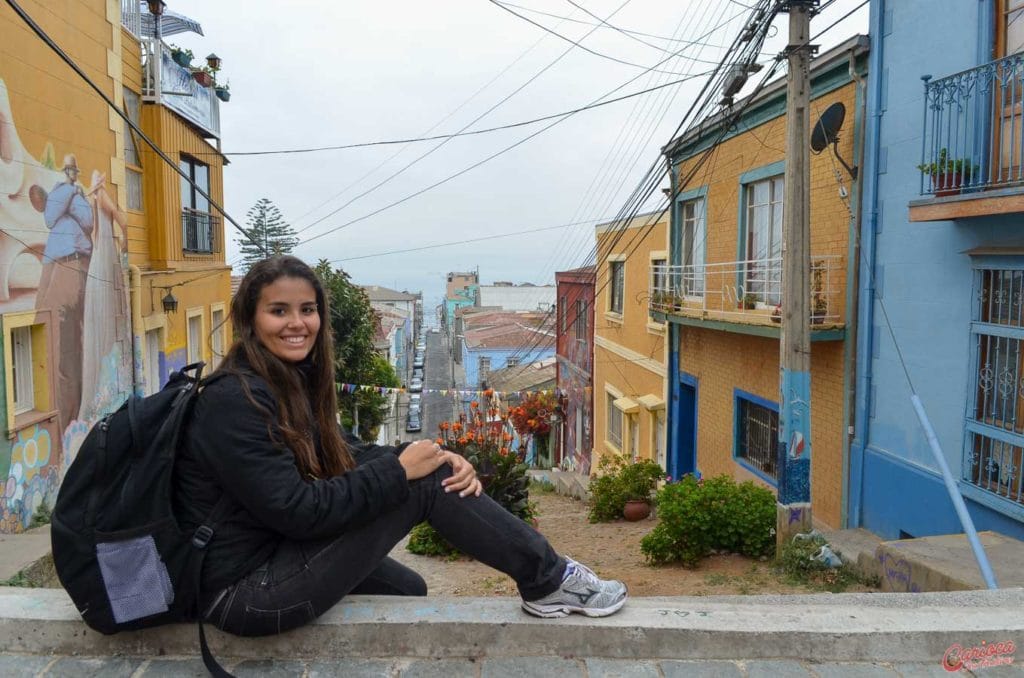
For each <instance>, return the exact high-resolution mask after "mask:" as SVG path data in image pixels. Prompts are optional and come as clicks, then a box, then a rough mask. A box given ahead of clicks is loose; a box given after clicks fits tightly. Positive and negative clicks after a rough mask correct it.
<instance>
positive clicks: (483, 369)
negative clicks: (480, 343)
mask: <svg viewBox="0 0 1024 678" xmlns="http://www.w3.org/2000/svg"><path fill="white" fill-rule="evenodd" d="M477 367H478V368H479V371H480V375H479V377H477V379H478V381H479V382H480V383H483V382H485V381H487V377H489V376H490V374H491V359H490V358H489V357H488V356H480V357H479V358H478V359H477Z"/></svg>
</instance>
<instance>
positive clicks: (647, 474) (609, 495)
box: [588, 455, 665, 523]
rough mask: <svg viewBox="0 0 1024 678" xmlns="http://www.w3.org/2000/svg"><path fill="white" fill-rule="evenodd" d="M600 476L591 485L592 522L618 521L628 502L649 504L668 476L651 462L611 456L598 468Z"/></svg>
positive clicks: (603, 460)
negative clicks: (658, 486)
mask: <svg viewBox="0 0 1024 678" xmlns="http://www.w3.org/2000/svg"><path fill="white" fill-rule="evenodd" d="M598 470H599V471H600V473H601V475H599V476H597V477H596V478H593V479H592V480H591V481H590V501H589V504H590V511H589V514H588V515H589V517H590V522H592V523H600V522H607V521H610V520H618V519H619V518H621V517H622V510H623V509H624V508H625V506H626V502H627V501H634V500H643V501H649V500H650V498H651V494H652V493H653V492H654V488H655V487H656V486H657V484H658V481H659V480H661V479H662V478H664V477H665V472H664V471H663V470H662V469H661V467H660V466H658V464H657V463H655V462H653V461H651V460H649V459H641V460H637V461H634V462H630V461H628V460H627V459H626V457H624V456H623V455H609V456H605V457H602V458H601V462H600V463H599V464H598Z"/></svg>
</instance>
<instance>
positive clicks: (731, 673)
mask: <svg viewBox="0 0 1024 678" xmlns="http://www.w3.org/2000/svg"><path fill="white" fill-rule="evenodd" d="M220 659H221V662H222V663H223V664H224V667H225V668H226V669H227V670H228V671H230V672H231V673H233V674H234V675H235V676H237V677H238V678H244V677H246V676H260V677H261V678H278V677H280V678H291V677H293V676H301V677H302V678H329V677H334V676H345V677H346V678H378V677H381V676H386V677H388V678H462V677H466V678H552V677H554V676H557V677H558V678H901V677H902V678H931V677H935V678H942V677H948V676H951V675H953V674H950V673H948V672H946V671H945V670H943V668H942V667H941V666H939V663H938V661H936V662H934V663H931V664H865V663H828V664H812V663H806V662H797V661H782V660H780V661H767V660H757V661H679V660H659V661H644V660H622V659H563V658H552V657H503V658H493V659H478V660H471V659H438V660H434V659H339V660H328V661H298V660H281V661H274V660H261V661H257V660H234V661H232V660H229V659H227V658H220ZM207 675H208V674H207V672H206V669H205V668H204V667H203V663H202V661H201V660H200V659H197V658H191V657H190V658H184V657H181V658H173V657H160V658H158V659H142V658H137V657H109V658H85V657H39V656H29V655H13V654H0V676H3V677H4V678H23V677H24V678H29V677H35V676H47V677H51V676H56V677H60V678H83V677H85V676H101V677H102V678H120V677H124V678H156V677H160V678H182V677H184V678H188V677H189V676H196V677H197V678H201V677H203V676H207ZM957 675H965V676H981V677H982V678H987V677H989V676H991V677H992V678H997V677H1004V676H1006V677H1009V676H1013V677H1017V678H1022V677H1024V666H1022V665H1021V664H1013V665H1009V666H999V667H993V668H985V669H977V670H976V671H974V672H969V671H962V672H960V673H959V674H957Z"/></svg>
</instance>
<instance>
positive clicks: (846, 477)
mask: <svg viewBox="0 0 1024 678" xmlns="http://www.w3.org/2000/svg"><path fill="white" fill-rule="evenodd" d="M849 73H850V79H851V80H852V81H853V83H854V88H855V94H854V100H855V101H856V102H857V105H856V108H855V111H854V121H855V126H854V129H855V134H856V136H855V137H854V152H855V153H856V160H855V161H854V166H855V167H859V168H862V169H861V170H858V171H859V172H863V167H864V136H863V129H864V119H865V116H866V112H867V82H866V81H865V79H864V78H862V77H861V76H860V75H859V74H858V73H857V57H856V53H855V52H854V50H850V62H849ZM858 177H859V179H860V180H859V181H857V180H854V181H852V182H851V183H850V193H851V195H850V210H851V214H850V236H851V237H850V242H849V245H848V248H847V255H846V261H847V262H848V264H849V265H848V270H847V279H846V318H847V323H846V327H847V330H846V332H847V333H846V341H845V342H844V346H843V361H844V365H843V375H844V376H843V379H844V383H845V385H846V395H845V396H844V405H843V428H844V429H845V434H844V436H843V451H842V452H843V467H842V468H843V470H842V473H843V478H842V485H841V487H842V488H843V492H844V493H845V496H846V498H847V501H844V502H842V503H841V509H840V524H841V525H842V526H843V527H844V528H846V527H850V515H849V514H850V512H849V511H848V508H849V505H850V502H849V499H850V497H851V496H852V492H851V490H852V489H854V488H852V487H851V483H850V446H851V444H852V442H853V437H854V436H853V430H854V427H853V421H854V412H855V411H856V407H857V389H856V383H857V364H858V363H857V337H858V334H859V332H858V330H859V328H858V326H857V322H856V318H857V316H858V313H859V309H860V304H859V302H860V295H859V294H858V290H859V288H860V234H861V222H862V220H863V213H864V212H863V210H862V209H861V202H860V201H861V195H862V194H863V191H862V190H861V185H862V182H863V180H864V175H863V173H861V174H858ZM851 319H852V322H851ZM857 518H858V517H857V516H855V518H854V521H855V523H859V520H858V519H857Z"/></svg>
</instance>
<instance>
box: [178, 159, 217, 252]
mask: <svg viewBox="0 0 1024 678" xmlns="http://www.w3.org/2000/svg"><path fill="white" fill-rule="evenodd" d="M178 164H179V167H180V168H181V171H182V172H184V173H185V175H186V176H188V177H189V179H191V181H186V180H185V178H184V177H182V179H181V228H182V234H181V242H182V249H184V250H185V251H187V252H212V251H213V227H214V225H215V223H214V222H215V220H214V219H213V217H212V215H211V214H210V203H209V201H208V200H207V199H206V198H204V197H203V196H202V194H200V193H199V191H197V190H196V187H199V188H201V189H202V190H203V191H205V192H206V193H207V194H209V193H210V168H209V167H208V166H206V165H204V164H203V163H201V162H199V161H198V160H193V159H192V158H189V157H187V156H182V158H181V160H180V162H179V163H178ZM193 184H195V185H194V186H193Z"/></svg>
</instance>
